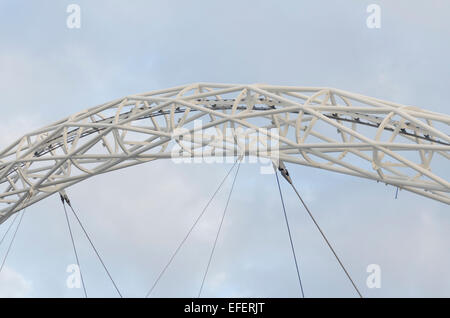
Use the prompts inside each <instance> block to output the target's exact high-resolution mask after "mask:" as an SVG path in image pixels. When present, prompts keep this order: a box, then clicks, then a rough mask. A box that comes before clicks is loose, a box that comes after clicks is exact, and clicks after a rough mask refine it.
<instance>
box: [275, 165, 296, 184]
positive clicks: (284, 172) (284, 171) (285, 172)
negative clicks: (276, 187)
mask: <svg viewBox="0 0 450 318" xmlns="http://www.w3.org/2000/svg"><path fill="white" fill-rule="evenodd" d="M273 167H274V169H275V170H277V169H278V171H280V172H281V175H282V176H283V178H285V179H286V181H287V182H289V184H292V179H291V177H290V176H289V171H288V170H287V168H286V166H285V165H284V163H283V161H278V165H276V164H275V162H273Z"/></svg>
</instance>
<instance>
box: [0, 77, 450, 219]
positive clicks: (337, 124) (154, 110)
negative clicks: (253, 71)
mask: <svg viewBox="0 0 450 318" xmlns="http://www.w3.org/2000/svg"><path fill="white" fill-rule="evenodd" d="M200 120H201V123H202V125H200V126H198V125H197V126H196V125H195V123H196V122H198V121H200ZM449 124H450V116H449V115H445V114H439V113H435V112H430V111H427V110H424V109H420V108H418V107H412V106H405V105H400V104H396V103H392V102H387V101H383V100H379V99H376V98H372V97H367V96H363V95H360V94H354V93H349V92H346V91H342V90H339V89H334V88H320V87H317V88H316V87H286V86H274V85H265V84H254V85H236V84H211V83H196V84H191V85H183V86H179V87H174V88H169V89H164V90H157V91H152V92H148V93H144V94H138V95H131V96H127V97H124V98H120V99H117V100H114V101H112V102H109V103H106V104H103V105H99V106H96V107H93V108H90V109H86V110H83V111H80V112H78V113H76V114H73V115H72V116H70V117H67V118H65V119H63V120H60V121H58V122H55V123H53V124H51V125H49V126H47V127H44V128H42V129H39V130H37V131H35V132H32V133H29V134H26V135H25V136H23V137H22V138H19V139H18V140H17V141H15V142H14V143H12V144H11V145H10V146H9V147H7V148H6V149H4V150H2V151H0V223H2V222H4V221H5V220H6V219H7V218H8V217H9V216H10V215H12V214H13V213H15V212H17V211H19V210H21V209H23V208H24V207H26V206H29V205H31V204H33V203H36V202H38V201H39V200H42V199H44V198H46V197H48V196H50V195H52V194H54V193H57V192H60V191H62V190H63V189H65V188H67V187H69V186H71V185H73V184H75V183H78V182H80V181H83V180H85V179H86V178H89V177H91V176H94V175H97V174H101V173H106V172H109V171H113V170H117V169H121V168H125V167H129V166H132V165H136V164H140V163H145V162H149V161H152V160H156V159H161V158H174V157H177V156H180V157H186V156H192V157H199V156H217V155H218V154H221V155H224V156H235V155H237V154H239V153H245V155H247V156H258V157H265V158H268V159H271V160H274V161H276V160H278V159H279V160H282V161H285V162H290V163H295V164H300V165H306V166H311V167H315V168H321V169H326V170H330V171H334V172H339V173H344V174H348V175H352V176H357V177H363V178H367V179H372V180H376V181H380V182H383V183H386V184H390V185H394V186H396V187H399V188H400V189H404V190H408V191H412V192H415V193H417V194H420V195H423V196H426V197H428V198H431V199H434V200H438V201H441V202H444V203H447V204H450V195H449V191H450V183H449V182H448V181H447V180H446V177H448V176H446V175H445V173H448V166H449V159H450V153H449V151H450V137H449V134H448V130H449ZM227 128H233V129H234V131H235V132H234V133H232V134H231V135H230V134H228V133H225V132H226V131H227ZM239 129H240V130H239ZM236 131H243V133H239V134H238V133H236ZM252 134H259V135H260V136H261V135H265V136H267V137H269V138H270V139H271V140H272V139H273V138H274V137H275V136H276V140H277V142H276V143H275V142H273V143H271V144H270V145H268V144H267V143H266V142H264V140H263V138H259V139H257V141H256V143H255V142H253V143H251V142H249V140H251V138H249V137H251V135H252ZM177 147H178V148H177ZM174 149H179V150H176V151H175V150H174ZM439 169H441V170H440V171H439Z"/></svg>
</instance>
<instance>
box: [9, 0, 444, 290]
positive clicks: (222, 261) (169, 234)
mask: <svg viewBox="0 0 450 318" xmlns="http://www.w3.org/2000/svg"><path fill="white" fill-rule="evenodd" d="M71 3H76V4H79V5H80V7H81V28H80V29H68V28H67V27H66V19H67V16H68V13H66V8H67V6H68V5H69V4H71ZM371 3H376V4H379V5H380V6H381V28H380V29H369V28H368V27H367V26H366V19H367V16H368V15H369V14H368V13H367V12H366V8H367V6H368V5H369V4H371ZM449 14H450V2H449V1H445V0H433V1H411V0H397V1H361V0H353V1H332V0H328V1H324V0H323V1H298V0H295V1H294V0H293V1H242V0H239V1H234V0H228V1H206V0H205V1H139V0H134V1H112V0H108V1H106V0H105V1H100V0H97V1H56V0H53V1H50V0H49V1H44V0H39V1H32V2H31V1H26V0H21V1H19V0H14V1H12V0H11V1H6V0H0V39H1V40H0V105H1V106H0V107H1V111H2V119H1V120H0V147H4V146H6V145H7V144H8V143H10V142H12V141H13V140H14V138H16V137H18V136H20V135H22V134H24V133H26V132H29V131H31V130H33V129H34V128H39V127H41V126H44V125H46V124H49V123H51V122H53V121H55V120H58V119H61V118H63V117H66V116H67V115H70V114H72V113H74V112H76V111H79V110H82V109H85V108H88V107H91V106H95V105H97V104H100V103H103V102H106V101H109V100H113V99H115V98H118V97H121V96H125V95H129V94H133V93H140V92H147V91H150V90H153V89H160V88H166V87H171V86H177V85H180V84H186V83H191V82H224V83H269V84H281V85H295V86H329V87H337V88H340V89H344V90H348V91H353V92H358V93H363V94H365V95H369V96H374V97H378V98H382V99H386V100H392V101H395V102H398V103H402V104H408V105H416V106H419V107H422V108H425V109H429V110H432V111H436V112H441V113H446V114H448V113H450V111H449V106H448V91H449V89H448V85H449V84H448V83H450V72H449V71H450V67H449V64H448V56H450V43H449V41H448V39H449V38H450V19H448V16H449ZM444 164H445V163H444ZM229 168H230V165H229V164H222V165H220V164H202V165H200V164H182V165H177V164H174V163H173V162H171V161H169V160H168V161H156V162H153V163H149V164H144V165H139V166H136V167H133V168H128V169H126V170H121V171H116V172H113V173H109V174H107V175H102V176H98V177H95V178H92V179H89V180H87V181H85V182H82V183H80V184H78V185H76V186H74V187H72V188H70V189H68V191H67V192H68V193H69V195H70V197H71V200H72V202H73V204H74V206H75V208H76V209H77V210H78V212H79V215H80V217H81V218H82V220H83V221H84V224H85V225H86V227H87V229H88V231H89V232H90V233H92V237H93V240H94V242H95V243H96V245H97V247H98V249H99V250H100V251H101V253H102V255H103V258H104V259H105V261H106V263H107V264H108V266H109V267H110V270H111V274H112V275H113V277H114V278H115V280H116V282H117V284H118V286H119V288H120V289H121V291H122V292H123V294H124V296H127V297H142V296H144V295H145V294H146V292H147V291H148V289H149V288H150V287H151V285H152V283H153V281H154V279H155V278H156V276H157V275H158V273H159V271H160V270H161V268H162V267H163V266H164V264H165V262H166V261H167V259H168V258H169V257H170V254H171V252H172V251H173V249H174V248H175V247H176V245H177V244H178V242H179V241H180V239H181V238H182V237H183V236H184V235H185V233H186V231H187V230H188V228H189V227H190V224H191V223H192V222H193V220H194V219H195V217H196V216H197V215H198V214H199V213H200V212H201V210H202V208H203V206H204V205H205V204H206V202H207V201H208V199H209V197H210V196H211V194H212V193H213V192H214V189H215V188H216V187H217V186H218V184H219V183H220V181H221V179H222V178H223V176H224V175H225V174H226V172H227V170H228V169H229ZM288 168H289V170H290V173H291V175H292V176H293V178H294V182H295V184H296V185H297V187H298V189H299V190H300V192H301V193H302V194H303V195H304V197H305V199H306V201H307V203H308V204H309V206H310V208H311V210H312V212H313V213H314V214H315V215H316V217H317V220H318V221H319V223H320V224H321V226H322V228H323V229H324V230H325V232H326V233H327V234H328V236H329V238H330V240H331V241H332V242H333V245H334V246H335V247H336V250H337V252H338V254H339V255H340V256H341V258H342V260H343V262H344V263H345V264H346V265H347V267H348V270H349V272H350V273H351V274H352V276H353V277H354V279H355V282H356V284H357V285H358V286H359V287H360V290H361V292H362V294H363V295H364V296H367V297H383V296H389V297H390V296H394V297H400V296H411V297H416V296H440V297H443V296H445V297H450V273H449V268H450V255H449V250H450V231H448V229H449V227H450V209H449V206H448V205H445V204H443V203H439V202H435V201H433V200H430V199H427V198H424V197H420V196H417V195H414V194H412V193H407V192H405V191H401V192H400V195H399V198H398V199H397V200H394V195H395V189H394V188H393V187H390V186H385V185H381V184H377V183H376V182H372V181H369V180H363V179H358V178H355V177H349V176H345V175H339V174H335V173H332V172H327V171H321V170H317V169H313V168H308V167H303V166H294V165H289V166H288ZM231 181H232V178H229V179H228V180H227V183H226V184H225V185H224V187H223V189H222V191H221V192H220V193H219V195H218V197H217V200H215V201H214V202H213V204H212V205H211V207H210V209H209V210H208V212H207V214H206V216H205V218H204V219H203V220H202V222H201V224H199V226H198V227H197V228H196V230H195V232H194V233H193V235H192V237H191V238H190V240H189V241H188V242H187V244H186V246H185V248H183V250H182V251H181V252H180V254H179V255H178V257H177V258H176V259H175V261H174V263H173V266H171V267H170V268H169V270H168V271H167V273H166V275H165V276H164V277H163V279H162V280H161V281H160V284H159V285H158V287H157V288H156V289H155V292H154V294H153V296H175V297H194V296H196V295H197V292H198V289H199V287H200V284H201V279H202V275H203V272H204V269H205V266H206V263H207V261H208V257H209V251H210V249H211V246H212V243H213V240H214V237H215V233H216V232H215V231H216V229H217V225H218V222H219V221H220V216H221V213H222V211H223V208H224V206H225V201H226V196H227V194H228V191H229V188H230V185H231ZM277 191H278V189H277V185H276V181H275V177H274V175H261V174H260V173H259V167H258V166H257V165H254V164H243V165H242V166H241V168H240V173H239V175H238V177H237V181H236V187H235V190H234V192H233V196H232V199H231V203H230V206H229V209H228V214H227V216H226V219H225V223H224V227H223V229H222V232H221V236H220V238H219V241H218V245H217V249H216V254H215V257H214V259H213V261H212V264H211V268H210V271H209V275H208V278H207V281H206V283H205V288H204V292H203V295H204V296H210V297H217V296H230V297H268V296H271V297H298V296H299V289H298V283H297V280H296V279H297V277H296V272H295V265H294V263H293V261H292V255H291V250H290V246H289V238H288V236H287V233H286V228H285V224H284V218H283V214H282V210H281V205H280V198H279V196H278V193H277ZM283 192H284V196H285V199H286V204H287V211H288V214H289V217H290V220H291V225H292V227H293V237H294V242H295V246H296V252H297V256H298V257H299V260H300V268H301V274H302V278H303V282H304V290H305V294H306V296H308V297H332V296H333V297H354V296H356V295H355V293H354V291H353V290H352V287H351V285H350V283H349V281H348V280H347V279H346V276H345V274H344V273H343V272H342V270H341V269H340V268H339V265H338V264H337V262H336V260H335V259H334V258H333V256H332V254H331V253H330V251H329V250H328V249H327V247H326V245H325V243H324V242H323V240H322V239H321V237H320V236H319V234H318V232H317V230H316V229H315V228H314V226H313V224H312V223H311V221H310V220H309V219H308V218H307V215H306V214H305V211H304V210H303V209H302V208H301V206H300V205H299V202H298V200H297V198H296V197H295V194H294V193H293V192H292V191H291V190H290V188H289V187H287V186H286V185H285V184H283ZM63 213H64V212H63V210H62V206H61V203H60V201H59V197H57V196H52V197H49V198H47V199H46V200H43V201H41V202H39V203H37V204H35V205H33V206H31V207H30V208H28V209H27V213H26V214H25V216H24V219H23V223H22V225H21V228H20V229H19V232H18V234H17V238H16V241H15V243H14V246H13V249H12V251H11V253H10V255H9V257H8V259H7V262H6V267H5V268H4V270H3V271H2V273H1V274H0V296H3V297H5V296H13V297H14V296H16V297H17V296H19V297H30V296H31V297H81V296H82V295H83V294H82V290H80V289H69V288H67V286H66V278H67V276H68V273H66V267H67V266H68V265H69V264H72V263H75V261H74V256H73V252H72V247H71V243H70V238H69V236H68V230H67V226H66V223H65V219H64V214H63ZM8 224H9V221H8V222H7V223H4V224H3V225H1V226H0V235H3V233H4V232H5V230H6V228H7V226H8ZM73 224H74V228H75V229H74V231H75V233H74V234H75V237H76V240H77V243H78V245H79V246H80V259H81V265H82V267H83V274H84V276H85V281H86V286H87V290H88V294H89V295H90V296H106V297H110V296H111V297H115V296H116V294H115V291H114V289H113V287H112V285H111V284H110V282H109V281H108V278H107V276H106V275H105V273H104V272H103V269H102V267H101V265H100V264H99V263H98V261H97V260H96V259H95V255H94V254H93V252H92V250H91V249H90V247H89V245H88V243H87V241H86V240H85V238H84V237H83V236H82V233H81V231H80V230H79V229H78V228H77V227H76V226H75V223H73ZM5 251H6V244H2V246H0V256H1V257H3V255H4V253H5ZM369 264H378V265H380V267H381V275H382V276H381V277H382V285H381V288H379V289H369V288H367V286H366V278H367V276H368V273H367V272H366V268H367V266H368V265H369Z"/></svg>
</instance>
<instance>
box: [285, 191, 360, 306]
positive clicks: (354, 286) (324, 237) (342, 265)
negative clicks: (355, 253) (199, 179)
mask: <svg viewBox="0 0 450 318" xmlns="http://www.w3.org/2000/svg"><path fill="white" fill-rule="evenodd" d="M289 183H290V184H291V186H292V189H294V191H295V193H296V194H297V197H298V198H299V199H300V201H301V202H302V204H303V206H304V207H305V210H306V212H308V214H309V216H310V218H311V220H312V221H313V222H314V224H315V225H316V227H317V229H318V230H319V232H320V234H321V235H322V237H323V239H324V240H325V242H326V243H327V245H328V247H329V248H330V250H331V252H333V254H334V257H336V260H337V261H338V263H339V265H340V266H341V268H342V270H343V271H344V273H345V275H347V277H348V279H349V280H350V282H351V284H352V285H353V288H354V289H355V291H356V292H357V293H358V295H359V297H360V298H363V296H362V294H361V292H360V291H359V289H358V287H357V286H356V284H355V282H354V281H353V279H352V277H351V276H350V274H349V272H348V271H347V269H346V268H345V266H344V264H343V263H342V261H341V259H340V258H339V256H338V255H337V254H336V252H335V250H334V248H333V247H332V246H331V244H330V242H329V241H328V239H327V237H326V235H325V233H324V232H323V231H322V229H321V228H320V226H319V224H318V223H317V221H316V219H315V218H314V216H313V215H312V213H311V211H310V210H309V208H308V206H307V205H306V203H305V201H303V199H302V197H301V195H300V194H299V193H298V191H297V189H296V188H295V186H294V184H293V183H292V182H289Z"/></svg>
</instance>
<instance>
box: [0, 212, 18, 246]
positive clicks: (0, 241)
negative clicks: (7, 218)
mask: <svg viewBox="0 0 450 318" xmlns="http://www.w3.org/2000/svg"><path fill="white" fill-rule="evenodd" d="M18 216H19V213H16V216H15V217H14V219H13V220H12V222H11V223H9V226H8V229H7V230H6V232H5V234H3V237H2V239H1V240H0V245H2V243H3V241H4V240H5V238H6V235H8V233H9V230H11V228H12V226H13V224H14V223H16V220H17V217H18Z"/></svg>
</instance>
